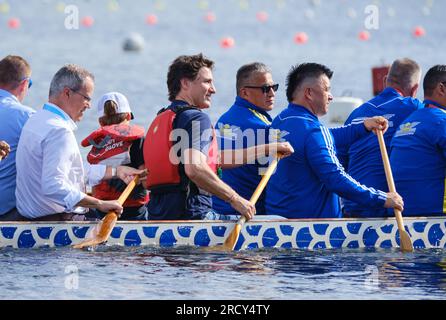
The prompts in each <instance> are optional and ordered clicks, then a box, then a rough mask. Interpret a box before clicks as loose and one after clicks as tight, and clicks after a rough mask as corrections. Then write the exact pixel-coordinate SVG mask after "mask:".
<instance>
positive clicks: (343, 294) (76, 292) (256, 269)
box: [0, 247, 446, 300]
mask: <svg viewBox="0 0 446 320" xmlns="http://www.w3.org/2000/svg"><path fill="white" fill-rule="evenodd" d="M0 263H1V271H0V274H1V280H0V299H36V298H38V299H216V300H219V299H270V300H271V299H444V298H445V297H446V295H445V292H446V283H445V280H446V269H445V268H446V260H444V252H443V251H442V250H429V251H417V252H416V253H414V254H405V255H403V254H401V253H400V252H399V251H392V250H367V251H365V250H326V251H299V250H293V251H290V250H281V249H277V250H257V251H246V252H235V253H231V254H226V253H213V252H209V251H207V250H203V249H200V248H175V249H173V248H162V249H159V248H127V249H124V248H113V247H107V248H100V249H97V250H96V251H93V252H88V251H78V250H74V249H43V250H23V251H15V250H12V249H7V250H1V251H0Z"/></svg>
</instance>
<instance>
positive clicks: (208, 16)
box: [204, 12, 217, 23]
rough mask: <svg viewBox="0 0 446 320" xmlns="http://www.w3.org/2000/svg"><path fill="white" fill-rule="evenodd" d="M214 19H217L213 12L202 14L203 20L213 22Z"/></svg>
mask: <svg viewBox="0 0 446 320" xmlns="http://www.w3.org/2000/svg"><path fill="white" fill-rule="evenodd" d="M216 19H217V17H216V16H215V13H213V12H208V13H207V14H206V15H205V16H204V20H206V21H207V22H209V23H212V22H215V20H216Z"/></svg>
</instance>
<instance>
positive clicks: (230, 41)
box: [220, 37, 235, 49]
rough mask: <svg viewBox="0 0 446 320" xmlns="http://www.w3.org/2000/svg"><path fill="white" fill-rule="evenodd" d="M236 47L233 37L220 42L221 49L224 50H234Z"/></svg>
mask: <svg viewBox="0 0 446 320" xmlns="http://www.w3.org/2000/svg"><path fill="white" fill-rule="evenodd" d="M234 45H235V40H234V38H232V37H224V38H223V39H221V40H220V47H222V48H224V49H229V48H232V47H233V46H234Z"/></svg>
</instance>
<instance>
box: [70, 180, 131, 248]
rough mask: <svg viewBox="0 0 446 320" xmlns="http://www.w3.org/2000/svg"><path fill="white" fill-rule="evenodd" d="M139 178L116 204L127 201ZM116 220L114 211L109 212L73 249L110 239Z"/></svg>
mask: <svg viewBox="0 0 446 320" xmlns="http://www.w3.org/2000/svg"><path fill="white" fill-rule="evenodd" d="M138 181H139V178H138V176H136V177H135V178H134V179H133V180H132V181H131V182H130V183H129V184H128V185H127V187H126V188H125V190H124V191H123V192H122V194H121V196H120V197H119V199H118V202H119V203H120V204H121V205H123V204H124V202H125V200H127V198H128V196H129V195H130V193H132V191H133V189H134V188H135V186H136V185H137V184H138ZM117 220H118V215H117V214H116V213H115V212H114V211H110V212H109V213H107V215H106V216H105V217H104V219H102V220H101V221H100V222H99V224H98V225H97V226H96V227H94V228H93V230H92V232H91V233H90V234H89V236H88V237H87V239H85V240H84V241H82V242H81V243H78V244H76V245H74V246H73V248H75V249H82V248H85V247H92V246H96V245H98V244H101V243H104V242H106V241H107V240H108V238H109V237H110V234H111V232H112V230H113V228H114V226H115V224H116V221H117Z"/></svg>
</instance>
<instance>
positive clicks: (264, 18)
mask: <svg viewBox="0 0 446 320" xmlns="http://www.w3.org/2000/svg"><path fill="white" fill-rule="evenodd" d="M256 18H257V20H258V21H259V22H262V23H263V22H266V21H268V13H267V12H265V11H259V12H257V14H256Z"/></svg>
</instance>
